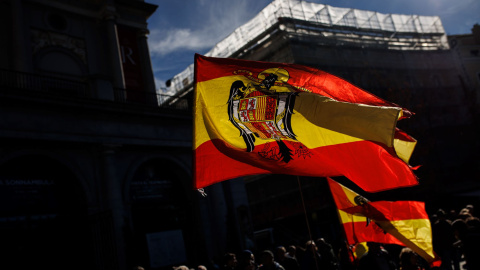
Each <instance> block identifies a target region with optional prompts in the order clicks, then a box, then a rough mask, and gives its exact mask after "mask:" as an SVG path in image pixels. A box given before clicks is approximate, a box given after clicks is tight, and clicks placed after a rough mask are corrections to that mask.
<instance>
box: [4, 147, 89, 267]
mask: <svg viewBox="0 0 480 270" xmlns="http://www.w3.org/2000/svg"><path fill="white" fill-rule="evenodd" d="M78 183H79V182H78V179H76V177H75V175H74V174H73V173H72V172H71V171H70V170H69V169H68V168H67V167H66V166H65V165H63V164H62V163H60V162H58V161H57V160H54V159H52V158H49V157H46V156H40V155H30V156H22V157H17V158H14V159H10V160H8V161H6V162H4V163H2V164H0V239H1V241H0V254H2V259H1V260H0V269H87V266H88V265H91V262H92V261H91V259H92V256H91V254H90V252H91V250H92V248H91V247H90V244H91V241H90V240H89V233H88V226H87V221H86V203H85V196H84V194H83V192H82V190H81V189H80V188H79V184H78Z"/></svg>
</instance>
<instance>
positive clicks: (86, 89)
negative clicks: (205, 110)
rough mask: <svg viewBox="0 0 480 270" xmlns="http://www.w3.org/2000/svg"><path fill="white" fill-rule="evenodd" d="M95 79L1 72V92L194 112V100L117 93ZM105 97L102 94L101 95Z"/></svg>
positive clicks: (139, 92) (167, 96) (137, 92)
mask: <svg viewBox="0 0 480 270" xmlns="http://www.w3.org/2000/svg"><path fill="white" fill-rule="evenodd" d="M98 81H99V80H95V79H83V80H81V79H79V80H72V79H65V78H58V77H52V76H43V75H38V74H33V73H25V72H17V71H12V70H7V69H0V92H1V93H3V94H11V95H22V96H29V97H32V98H34V97H43V98H68V99H75V100H77V101H83V102H88V101H89V100H90V101H93V100H103V101H105V102H113V103H121V104H126V105H131V106H146V107H152V108H160V109H166V110H175V111H191V110H192V100H191V99H188V98H184V97H174V96H169V95H164V94H159V93H148V92H143V91H133V90H128V89H114V88H112V86H111V84H110V82H108V81H102V82H103V83H98ZM100 93H102V94H100Z"/></svg>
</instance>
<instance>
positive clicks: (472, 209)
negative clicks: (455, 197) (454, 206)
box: [465, 204, 475, 215]
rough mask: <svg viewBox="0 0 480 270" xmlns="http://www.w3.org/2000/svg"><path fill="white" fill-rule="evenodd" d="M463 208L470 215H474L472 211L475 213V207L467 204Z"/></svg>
mask: <svg viewBox="0 0 480 270" xmlns="http://www.w3.org/2000/svg"><path fill="white" fill-rule="evenodd" d="M465 208H467V209H468V211H469V212H470V214H471V215H474V214H475V213H474V211H475V207H474V206H473V204H467V206H465Z"/></svg>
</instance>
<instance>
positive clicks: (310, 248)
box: [305, 240, 317, 252]
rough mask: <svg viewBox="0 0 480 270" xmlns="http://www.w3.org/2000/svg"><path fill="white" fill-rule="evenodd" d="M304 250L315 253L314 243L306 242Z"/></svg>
mask: <svg viewBox="0 0 480 270" xmlns="http://www.w3.org/2000/svg"><path fill="white" fill-rule="evenodd" d="M305 250H306V251H312V252H315V251H317V246H316V245H315V242H314V241H312V240H308V241H307V243H305Z"/></svg>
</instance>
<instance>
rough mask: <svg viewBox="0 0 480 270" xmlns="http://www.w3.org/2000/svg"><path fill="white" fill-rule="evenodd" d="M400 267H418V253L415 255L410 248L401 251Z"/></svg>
mask: <svg viewBox="0 0 480 270" xmlns="http://www.w3.org/2000/svg"><path fill="white" fill-rule="evenodd" d="M399 257H400V265H401V266H402V267H407V266H416V265H417V264H418V257H417V253H415V252H414V251H413V250H411V249H410V248H408V247H405V248H403V249H402V251H400V255H399Z"/></svg>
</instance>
